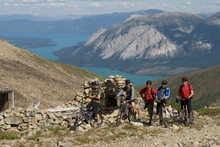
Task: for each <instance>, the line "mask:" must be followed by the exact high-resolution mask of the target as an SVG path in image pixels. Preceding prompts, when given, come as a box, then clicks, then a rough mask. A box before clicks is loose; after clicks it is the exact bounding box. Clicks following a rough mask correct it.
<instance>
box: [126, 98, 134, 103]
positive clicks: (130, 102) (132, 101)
mask: <svg viewBox="0 0 220 147" xmlns="http://www.w3.org/2000/svg"><path fill="white" fill-rule="evenodd" d="M125 100H130V99H127V98H126V99H125ZM131 102H134V103H135V99H134V100H131ZM131 102H130V103H129V104H131Z"/></svg>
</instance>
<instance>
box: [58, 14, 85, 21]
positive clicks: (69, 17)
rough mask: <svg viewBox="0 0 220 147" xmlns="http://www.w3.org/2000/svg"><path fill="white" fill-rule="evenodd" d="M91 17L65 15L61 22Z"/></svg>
mask: <svg viewBox="0 0 220 147" xmlns="http://www.w3.org/2000/svg"><path fill="white" fill-rule="evenodd" d="M86 17H89V15H64V16H62V17H61V18H60V20H74V19H82V18H86Z"/></svg>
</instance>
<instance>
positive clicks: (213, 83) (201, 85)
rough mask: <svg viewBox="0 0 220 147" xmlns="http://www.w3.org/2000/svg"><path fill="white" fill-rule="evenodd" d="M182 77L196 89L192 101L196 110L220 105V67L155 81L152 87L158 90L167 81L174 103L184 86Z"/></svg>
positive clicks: (140, 87)
mask: <svg viewBox="0 0 220 147" xmlns="http://www.w3.org/2000/svg"><path fill="white" fill-rule="evenodd" d="M182 77H187V78H188V83H189V84H191V85H192V87H193V89H194V93H195V94H194V97H193V100H192V107H193V108H194V109H199V108H203V107H204V106H207V107H208V106H219V105H220V97H219V96H220V91H219V88H220V82H219V81H220V66H215V67H211V68H208V69H205V70H199V71H194V72H190V73H186V74H181V75H178V76H173V77H169V78H165V79H160V80H155V81H153V82H152V87H153V88H155V89H156V90H157V88H158V87H159V86H160V85H161V81H162V80H167V81H168V87H169V88H170V90H171V97H172V100H173V101H174V100H175V99H176V96H177V92H178V89H179V86H180V85H181V84H182V81H181V80H182ZM145 86H146V85H145V84H143V85H139V86H136V87H135V89H136V90H138V91H139V90H141V89H142V88H143V87H145Z"/></svg>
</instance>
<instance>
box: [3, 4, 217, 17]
mask: <svg viewBox="0 0 220 147" xmlns="http://www.w3.org/2000/svg"><path fill="white" fill-rule="evenodd" d="M148 9H159V10H164V11H179V12H189V13H200V12H205V13H210V12H218V11H220V0H208V1H207V0H191V1H190V0H187V1H185V0H0V14H1V15H4V14H15V13H16V14H33V15H40V14H46V15H49V16H57V15H69V14H71V15H97V14H106V13H114V12H129V11H138V10H148Z"/></svg>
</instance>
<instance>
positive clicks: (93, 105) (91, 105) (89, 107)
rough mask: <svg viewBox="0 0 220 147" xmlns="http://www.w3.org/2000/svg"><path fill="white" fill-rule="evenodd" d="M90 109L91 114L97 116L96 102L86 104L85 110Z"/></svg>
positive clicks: (97, 106)
mask: <svg viewBox="0 0 220 147" xmlns="http://www.w3.org/2000/svg"><path fill="white" fill-rule="evenodd" d="M91 107H92V112H93V114H98V111H99V103H96V102H93V101H91V102H89V103H88V104H87V106H86V109H87V110H89V109H91Z"/></svg>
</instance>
